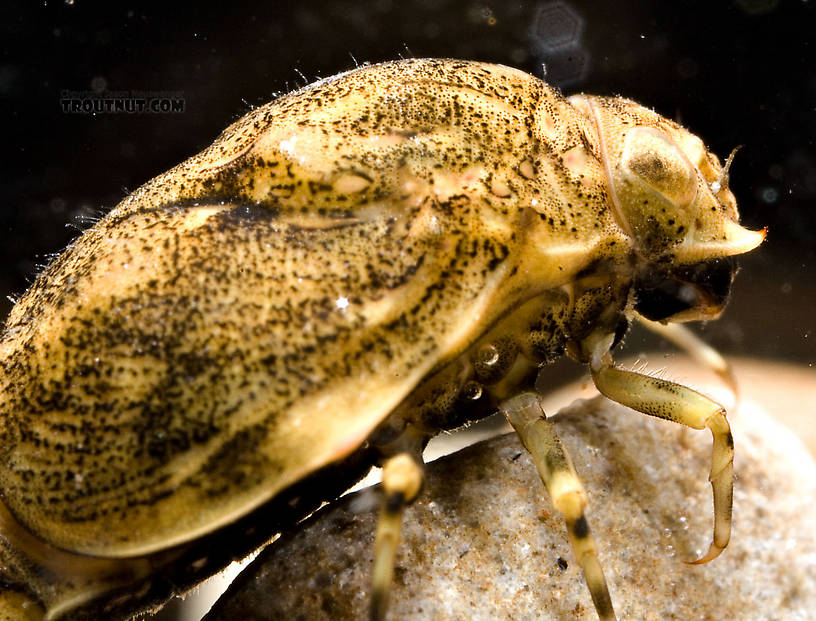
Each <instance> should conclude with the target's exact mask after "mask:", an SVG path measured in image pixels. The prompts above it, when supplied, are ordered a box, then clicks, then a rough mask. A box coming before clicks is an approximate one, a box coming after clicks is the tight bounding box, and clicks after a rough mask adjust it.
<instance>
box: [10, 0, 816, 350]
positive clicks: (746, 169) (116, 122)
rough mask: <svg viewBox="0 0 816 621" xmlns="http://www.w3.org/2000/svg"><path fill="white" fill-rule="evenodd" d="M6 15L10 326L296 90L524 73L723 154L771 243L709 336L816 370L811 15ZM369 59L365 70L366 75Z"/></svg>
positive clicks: (302, 4) (50, 9)
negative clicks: (123, 204)
mask: <svg viewBox="0 0 816 621" xmlns="http://www.w3.org/2000/svg"><path fill="white" fill-rule="evenodd" d="M237 4H238V3H227V4H226V5H224V6H219V7H210V6H209V5H207V4H206V3H198V2H196V3H172V4H169V3H168V5H167V6H166V7H161V8H159V7H152V6H148V5H139V4H130V3H128V4H122V5H118V6H117V5H116V3H110V4H99V5H95V4H91V3H87V2H85V1H84V0H68V2H66V1H65V0H61V1H59V2H57V1H55V0H48V1H47V2H43V1H40V2H25V3H22V2H21V3H18V4H17V6H15V5H14V3H10V4H5V5H4V6H3V8H2V9H0V18H2V19H0V24H1V25H0V28H1V29H2V35H0V40H2V48H3V49H2V59H0V95H1V96H2V101H3V114H2V118H3V139H4V140H3V142H4V145H3V147H4V148H3V150H2V159H3V161H2V167H0V175H2V199H3V200H2V203H0V261H1V262H2V265H3V269H2V270H0V294H2V295H0V317H2V316H5V314H6V312H7V311H8V309H9V308H10V304H11V303H10V302H8V301H7V300H5V295H6V294H8V295H15V294H16V295H18V294H19V293H21V292H22V291H23V290H24V289H25V288H26V286H27V283H28V282H30V281H31V280H32V277H33V276H34V275H35V274H36V272H37V270H38V269H39V266H41V265H42V264H43V263H46V262H47V261H48V259H49V253H54V252H58V251H59V250H60V249H62V248H63V247H64V246H65V245H66V244H67V243H68V241H69V240H70V239H72V238H73V237H74V236H76V234H77V228H76V227H79V228H82V227H85V226H88V225H89V222H90V221H92V219H93V218H95V217H98V216H99V215H100V214H101V213H103V212H104V211H105V210H108V209H110V208H111V207H113V206H114V205H115V204H116V203H117V202H118V201H119V200H121V199H122V198H123V197H124V196H125V195H126V194H127V193H128V192H129V191H132V190H133V189H135V188H136V187H138V186H139V185H141V184H142V183H144V182H146V181H147V180H148V179H150V178H151V177H153V176H154V175H156V174H158V173H160V172H163V171H165V170H166V169H168V168H170V167H171V166H173V165H174V164H176V163H178V162H180V161H182V160H183V159H185V158H187V157H188V156H190V155H192V154H194V153H196V152H197V151H199V150H201V149H202V148H204V147H205V146H206V145H208V144H209V143H210V142H211V141H212V140H213V139H214V138H215V137H216V136H217V135H218V133H219V132H220V131H221V130H222V129H223V128H224V127H226V126H227V125H228V124H229V123H231V122H232V121H234V120H235V119H236V118H238V117H239V116H241V115H243V114H244V113H246V112H247V111H248V110H249V109H250V108H251V107H252V106H255V105H259V104H262V103H264V102H266V101H268V100H269V99H271V98H273V97H274V96H275V95H276V94H277V93H280V92H285V91H289V90H292V89H295V88H298V87H300V86H302V85H303V84H305V83H307V82H309V81H311V80H313V79H314V78H315V77H317V76H327V75H331V74H334V73H337V72H340V71H343V70H347V69H349V68H352V67H354V66H355V62H359V63H363V62H372V63H373V62H377V61H381V60H387V59H393V58H396V57H399V56H404V57H409V56H415V57H423V56H437V57H458V58H470V59H477V60H482V61H493V62H500V63H505V64H508V65H512V66H515V67H518V68H521V69H523V70H526V71H528V72H530V73H533V74H535V75H538V76H543V75H544V72H543V69H542V63H546V65H547V75H546V79H547V80H549V81H550V82H551V83H553V84H555V85H558V86H559V87H561V88H562V90H564V91H565V92H567V93H572V92H576V91H586V92H590V93H597V94H621V95H624V96H627V97H629V98H632V99H635V100H636V101H638V102H640V103H643V104H645V105H647V106H651V107H654V108H655V109H657V110H658V111H659V112H661V113H663V114H664V115H667V116H670V117H673V118H675V119H677V120H679V121H681V122H682V123H683V124H685V125H686V126H687V127H689V128H690V129H692V130H693V131H694V132H695V133H697V134H699V135H700V136H702V137H703V139H704V140H705V141H706V143H707V144H708V145H709V146H710V147H711V148H712V149H713V150H714V151H715V152H716V153H718V154H720V156H721V157H724V156H726V155H727V154H728V153H729V152H730V150H731V149H732V148H733V147H734V146H736V145H738V144H742V145H744V148H743V149H742V150H741V151H740V152H739V154H738V155H737V157H736V161H735V163H734V166H733V168H732V176H731V187H732V189H733V190H734V192H735V194H736V195H737V197H738V200H739V202H740V206H741V211H742V215H743V221H744V223H745V224H746V225H747V226H748V227H750V228H760V227H763V226H768V228H769V233H768V240H767V242H766V243H765V244H764V245H763V246H762V247H761V248H760V249H759V250H758V251H755V252H753V253H752V254H750V255H748V256H746V257H745V258H744V260H743V261H742V265H743V270H742V272H741V273H740V276H739V278H738V281H737V283H736V290H735V294H734V297H733V300H732V304H731V307H730V308H729V311H728V312H727V314H726V316H725V317H724V319H722V320H721V321H718V322H712V323H711V324H709V325H708V326H706V327H704V328H703V332H704V333H706V336H707V338H709V340H711V341H712V342H714V343H715V344H716V345H718V346H720V347H721V348H723V349H724V350H726V351H728V352H737V353H743V354H749V355H758V356H766V357H776V358H784V359H789V360H793V361H796V362H800V363H802V364H811V365H812V364H813V363H814V361H816V329H814V328H815V327H816V319H814V313H813V309H814V302H816V260H815V259H816V256H815V253H814V246H816V148H814V136H816V114H815V113H814V102H815V101H816V70H814V66H815V64H816V63H814V61H815V60H816V58H815V57H814V53H813V50H812V45H811V41H812V40H813V38H814V35H813V33H814V27H815V26H816V19H815V18H816V11H815V10H814V6H813V5H814V4H816V2H808V1H806V0H787V1H786V0H778V1H776V0H738V1H737V0H733V1H732V0H728V1H726V0H723V1H711V0H708V1H702V0H701V1H687V2H682V1H674V2H653V3H649V2H626V1H615V2H600V1H593V0H575V1H571V2H483V1H476V2H454V1H452V0H402V1H397V0H373V1H369V2H359V3H355V2H348V1H328V2H308V1H307V0H299V1H296V2H291V1H285V2H281V1H277V2H276V1H266V2H257V3H255V5H254V6H249V7H240V6H238V5H237ZM355 59H356V60H355ZM125 89H136V90H147V91H161V90H171V91H177V92H180V93H181V94H182V96H183V98H184V105H185V110H184V112H183V113H180V114H146V113H145V114H99V115H86V114H66V113H63V112H62V110H61V106H60V97H61V93H62V91H64V90H74V91H81V90H101V91H105V90H108V91H111V90H125Z"/></svg>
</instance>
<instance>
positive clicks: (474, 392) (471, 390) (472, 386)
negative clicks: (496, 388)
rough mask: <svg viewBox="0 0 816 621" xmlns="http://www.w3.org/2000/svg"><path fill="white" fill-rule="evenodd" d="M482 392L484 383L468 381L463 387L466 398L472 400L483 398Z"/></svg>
mask: <svg viewBox="0 0 816 621" xmlns="http://www.w3.org/2000/svg"><path fill="white" fill-rule="evenodd" d="M482 392H483V390H482V385H481V384H479V383H478V382H468V383H467V384H465V385H464V386H463V387H462V395H463V396H464V397H465V399H470V400H471V401H476V399H479V398H481V396H482Z"/></svg>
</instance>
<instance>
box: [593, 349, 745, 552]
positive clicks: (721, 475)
mask: <svg viewBox="0 0 816 621" xmlns="http://www.w3.org/2000/svg"><path fill="white" fill-rule="evenodd" d="M611 344H612V336H604V337H601V338H598V339H597V340H596V342H595V343H594V344H589V346H590V352H591V356H590V369H591V371H592V379H593V381H594V382H595V386H596V387H597V388H598V390H599V391H601V393H603V394H604V395H606V396H607V397H609V398H610V399H612V401H616V402H618V403H620V404H622V405H625V406H627V407H630V408H632V409H634V410H638V411H639V412H643V413H644V414H649V415H651V416H656V417H658V418H664V419H666V420H672V421H675V422H678V423H681V424H683V425H686V426H688V427H691V428H692V429H705V428H706V427H708V429H710V430H711V434H712V436H713V438H714V447H713V451H712V460H711V472H710V474H709V477H708V479H709V481H711V487H712V488H713V491H714V539H713V541H712V542H711V546H710V547H709V549H708V552H707V553H706V554H705V556H703V557H702V558H700V559H697V560H696V561H693V564H699V563H707V562H708V561H711V560H713V559H715V558H717V557H718V556H719V555H720V553H721V552H722V551H723V550H724V549H725V547H726V546H727V545H728V540H729V539H730V538H731V507H732V502H733V493H734V439H733V438H732V436H731V427H730V425H729V424H728V420H727V419H726V417H725V409H724V408H723V407H722V406H721V405H720V404H718V403H716V402H715V401H712V400H711V399H709V398H708V397H705V396H703V395H701V394H700V393H698V392H697V391H695V390H692V389H691V388H687V387H685V386H682V385H680V384H675V383H674V382H669V381H667V380H664V379H660V378H656V377H649V376H647V375H641V374H640V373H635V372H634V371H625V370H623V369H618V368H615V366H614V362H613V361H612V356H611V355H610V353H609V349H610V347H611Z"/></svg>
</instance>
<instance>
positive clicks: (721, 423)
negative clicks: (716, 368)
mask: <svg viewBox="0 0 816 621" xmlns="http://www.w3.org/2000/svg"><path fill="white" fill-rule="evenodd" d="M706 427H708V428H709V429H710V430H711V433H712V435H713V436H714V449H713V459H712V464H711V474H710V475H709V480H710V481H711V488H712V490H713V491H714V540H713V541H712V542H711V545H710V546H709V548H708V552H706V554H705V556H703V557H701V558H699V559H697V560H696V561H686V563H688V564H689V565H702V564H703V563H708V562H709V561H712V560H714V559H715V558H717V557H718V556H719V555H720V553H721V552H722V551H723V550H724V549H725V547H726V546H727V545H728V541H729V540H730V539H731V513H732V510H733V502H734V439H733V437H732V436H731V427H730V425H729V424H728V420H727V419H726V418H725V413H724V412H722V411H720V412H718V413H717V414H715V415H714V416H712V417H711V418H709V419H708V421H707V422H706Z"/></svg>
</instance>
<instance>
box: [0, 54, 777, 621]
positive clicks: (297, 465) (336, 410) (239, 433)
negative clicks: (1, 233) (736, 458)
mask: <svg viewBox="0 0 816 621" xmlns="http://www.w3.org/2000/svg"><path fill="white" fill-rule="evenodd" d="M763 237H764V232H763V231H760V232H752V231H748V230H746V229H744V228H742V227H741V226H740V225H739V217H738V213H737V207H736V202H735V199H734V196H733V194H732V193H731V191H730V190H729V188H728V184H727V175H726V174H725V171H724V169H723V167H722V166H721V164H720V162H719V160H718V159H717V158H716V157H715V156H714V155H713V154H711V153H710V152H709V151H708V150H707V149H706V148H705V146H704V145H703V142H702V141H701V140H700V139H699V138H697V137H696V136H694V135H692V134H691V133H689V132H688V131H687V130H685V129H683V128H682V127H681V126H679V125H678V124H676V123H674V122H672V121H670V120H667V119H665V118H663V117H661V116H660V115H658V114H657V113H655V112H653V111H652V110H649V109H647V108H644V107H642V106H640V105H638V104H636V103H634V102H632V101H628V100H626V99H622V98H618V97H595V96H589V95H576V96H573V97H569V98H565V97H563V96H562V95H561V94H559V93H558V92H557V91H556V90H554V89H552V88H550V87H549V86H548V85H547V84H545V83H544V82H542V81H541V80H539V79H537V78H535V77H533V76H530V75H527V74H525V73H523V72H521V71H517V70H515V69H511V68H508V67H503V66H499V65H490V64H483V63H476V62H466V61H458V60H402V61H397V62H389V63H385V64H380V65H373V66H365V67H360V68H358V69H355V70H353V71H349V72H347V73H343V74H340V75H337V76H334V77H332V78H328V79H324V80H321V81H319V82H316V83H314V84H312V85H310V86H308V87H306V88H303V89H301V90H298V91H295V92H293V93H290V94H288V95H285V96H282V97H280V98H279V99H277V100H275V101H273V102H271V103H269V104H267V105H265V106H262V107H260V108H257V109H255V110H253V111H252V112H250V113H249V114H247V115H246V116H245V117H243V118H242V119H240V120H239V121H237V122H236V123H234V124H233V125H231V126H230V127H229V128H227V129H226V130H225V131H224V132H223V133H222V134H221V136H219V138H218V139H217V140H216V141H215V142H214V143H213V144H212V145H211V146H210V147H209V148H207V149H205V150H204V151H203V152H202V153H200V154H198V155H196V156H194V157H192V158H190V159H189V160H187V161H185V162H183V163H182V164H179V165H178V166H176V167H175V168H173V169H171V170H170V171H168V172H167V173H165V174H162V175H160V176H158V177H156V178H155V179H153V180H152V181H149V182H148V183H147V184H145V185H144V186H142V187H141V188H139V189H138V190H136V191H135V192H134V193H133V194H131V195H130V196H128V197H127V198H125V199H124V200H123V201H122V202H121V203H120V204H119V205H117V206H116V207H115V208H114V209H113V210H111V211H110V213H108V214H107V215H106V216H105V217H104V218H102V219H101V220H100V221H99V222H98V223H97V224H95V225H94V226H93V227H92V228H90V229H89V230H87V231H85V232H84V233H83V234H82V235H81V236H80V237H79V238H78V239H77V240H76V241H75V242H74V243H72V244H71V245H70V246H69V247H68V248H67V250H65V252H64V253H62V254H61V255H60V256H59V257H58V258H57V259H56V260H55V261H54V262H53V263H52V264H51V265H50V266H48V267H47V268H46V269H45V271H44V272H43V273H42V274H40V275H39V277H38V278H37V279H36V281H35V282H34V283H33V285H32V286H31V288H30V289H29V290H28V291H27V292H26V293H25V294H24V295H23V296H22V298H21V299H20V300H19V302H18V303H17V304H16V305H15V306H14V308H13V310H12V311H11V314H10V316H9V318H8V320H7V323H6V326H5V330H4V331H3V334H2V339H1V340H0V362H2V367H0V391H2V394H1V395H0V407H2V411H1V413H0V416H2V424H0V491H1V492H2V507H1V508H0V509H1V510H0V558H2V561H3V562H2V567H3V568H2V571H3V580H2V582H0V589H2V591H1V592H0V611H5V613H6V614H7V615H8V616H10V617H12V618H20V617H21V616H22V614H23V612H21V611H23V610H25V614H26V615H29V617H27V618H38V617H36V615H39V618H47V619H57V618H68V617H70V618H72V619H76V618H116V617H117V616H119V617H127V616H128V615H130V614H132V613H134V612H135V611H139V610H143V609H145V608H150V607H154V606H157V605H159V604H161V602H162V601H164V600H166V599H167V598H168V597H169V596H171V595H172V594H174V593H176V592H183V591H185V590H187V589H189V588H191V586H192V585H193V584H195V582H196V581H198V580H200V579H202V578H203V577H204V576H205V575H209V574H212V573H214V572H216V571H218V570H220V569H221V568H222V567H223V566H224V565H226V564H227V563H229V561H230V560H232V557H233V556H240V555H241V554H244V553H248V552H249V551H250V550H251V549H252V547H255V546H259V545H261V544H262V543H264V542H265V541H267V540H268V539H269V537H270V536H271V535H272V534H274V532H276V530H280V529H281V528H283V527H285V525H286V524H292V523H294V522H295V521H297V519H299V518H302V517H304V516H305V515H307V514H308V513H309V512H310V511H312V510H313V509H314V508H315V507H316V506H318V505H319V504H320V502H321V501H323V500H330V499H332V498H334V497H336V496H337V495H338V494H340V493H341V492H342V491H343V490H344V489H346V488H348V487H349V486H350V485H352V484H353V483H354V482H355V481H356V480H357V479H359V478H360V476H362V474H363V473H364V472H365V471H366V469H368V468H369V467H370V466H372V465H382V466H383V476H384V479H383V485H384V490H385V499H384V504H383V509H382V512H381V519H380V525H379V527H378V532H377V538H376V546H375V548H376V553H375V564H374V569H373V588H372V616H373V618H378V619H381V618H382V617H383V616H384V615H385V610H386V602H387V594H388V589H389V584H390V581H391V574H392V568H393V556H394V552H395V549H396V541H397V539H398V533H399V528H400V523H401V520H402V513H403V509H404V507H405V505H406V503H410V502H411V500H412V499H414V498H415V497H416V496H417V495H418V494H419V493H421V492H420V490H421V482H422V456H421V455H422V449H423V447H424V446H425V444H426V442H427V441H428V439H429V438H430V437H431V436H433V435H435V434H436V433H438V432H439V431H441V430H446V429H454V428H457V427H460V426H462V425H464V424H466V423H468V422H469V421H473V420H477V419H479V418H482V417H484V416H487V415H488V414H490V413H492V412H494V411H496V409H498V410H500V411H502V412H504V414H505V416H506V417H507V419H508V420H509V421H510V423H511V424H512V425H513V427H514V428H515V429H516V430H517V431H518V433H519V435H520V437H521V439H522V441H523V443H524V444H525V446H526V447H527V448H528V449H529V450H530V452H531V453H532V455H533V457H534V459H535V461H536V463H537V464H538V467H539V471H540V473H541V477H542V479H543V482H544V483H545V485H546V487H547V490H548V491H549V493H550V495H551V497H552V501H553V504H554V505H555V507H557V508H558V510H559V511H561V512H562V513H563V514H564V517H565V518H566V524H567V532H568V534H569V538H570V541H571V543H572V547H573V550H574V553H575V557H576V559H577V561H578V562H579V563H580V565H581V567H582V569H583V571H584V575H585V577H586V582H587V585H588V587H589V590H590V593H591V595H592V598H593V600H594V602H595V606H596V609H597V611H598V615H599V617H601V618H602V619H612V618H614V612H613V605H612V601H611V598H610V596H609V592H608V590H607V587H606V581H605V578H604V574H603V571H602V569H601V563H600V561H599V559H598V556H597V554H596V551H595V544H594V542H593V539H592V535H591V533H590V528H589V522H588V520H587V518H586V516H585V508H586V505H587V494H586V492H585V491H584V489H583V487H582V486H581V484H580V482H579V479H578V476H577V475H576V473H575V470H574V468H573V466H572V464H571V462H570V459H569V456H568V455H567V453H566V451H565V449H564V447H563V446H562V445H561V443H560V441H559V439H558V436H557V434H556V432H555V428H554V427H553V425H552V424H551V423H550V422H548V420H547V419H546V417H545V416H544V413H543V411H542V409H541V406H540V402H539V399H538V396H537V395H536V393H534V392H531V389H532V386H533V379H534V377H535V375H536V373H537V372H538V370H539V367H541V366H542V365H544V364H546V363H547V362H550V361H552V360H554V359H555V358H556V357H558V356H561V355H562V354H564V353H566V354H567V355H569V356H571V357H572V358H575V359H576V360H578V361H581V362H584V363H586V364H587V365H588V366H589V369H590V371H591V373H592V378H593V381H594V383H595V385H596V386H597V388H598V389H599V390H600V392H601V393H603V394H604V395H606V396H607V397H609V398H610V399H612V400H614V401H617V402H619V403H622V404H624V405H627V406H629V407H632V408H634V409H636V410H639V411H641V412H644V413H646V414H650V415H652V416H656V417H659V418H664V419H669V420H673V421H676V422H678V423H681V424H683V425H687V426H689V427H691V428H694V429H706V428H707V429H709V430H710V431H711V433H712V434H713V438H714V445H713V458H712V466H711V471H710V474H709V477H710V480H711V483H712V486H713V491H714V537H713V542H712V544H711V547H710V549H709V551H708V553H707V554H706V555H704V557H703V558H701V559H700V560H699V561H698V562H706V561H709V560H711V559H713V558H715V557H716V556H717V555H718V554H720V552H721V551H722V550H723V549H724V548H725V547H726V545H727V543H728V540H729V536H730V529H731V502H732V488H733V466H732V460H733V454H734V447H733V441H732V437H731V433H730V430H729V425H728V422H727V419H726V416H725V410H724V409H723V408H722V407H721V406H720V405H719V404H717V403H715V402H714V401H712V400H710V399H708V398H707V397H704V396H703V395H701V394H699V393H697V392H695V391H693V390H691V389H690V388H686V387H684V386H681V385H678V384H674V383H671V382H668V381H666V380H663V379H659V378H655V377H650V376H646V375H641V374H638V373H635V372H633V371H628V370H624V369H621V368H618V367H617V366H615V363H614V361H613V358H612V351H613V348H614V347H615V345H616V344H617V343H618V342H619V341H620V339H621V338H622V336H623V334H624V332H625V331H626V329H627V326H628V324H629V322H630V321H632V320H633V319H637V318H639V317H640V318H644V319H645V320H650V321H652V322H657V324H659V325H663V324H667V325H673V324H671V323H669V322H677V321H688V320H695V319H711V318H714V317H716V316H717V315H718V314H719V313H720V311H721V310H722V308H723V306H724V304H725V302H726V300H727V297H728V291H729V287H730V285H731V280H732V277H733V274H734V271H733V270H734V268H733V266H732V265H731V263H730V262H729V261H728V260H727V259H728V257H731V256H733V255H738V254H741V253H744V252H747V251H749V250H751V249H752V248H754V247H756V246H757V245H759V244H760V242H761V241H762V239H763ZM677 330H681V331H682V328H679V327H678V328H677ZM674 334H678V333H677V332H676V331H675V332H674ZM692 343H693V342H692ZM693 348H694V345H693V344H692V349H693ZM15 615H16V616H15ZM31 615H35V616H34V617H31Z"/></svg>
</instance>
